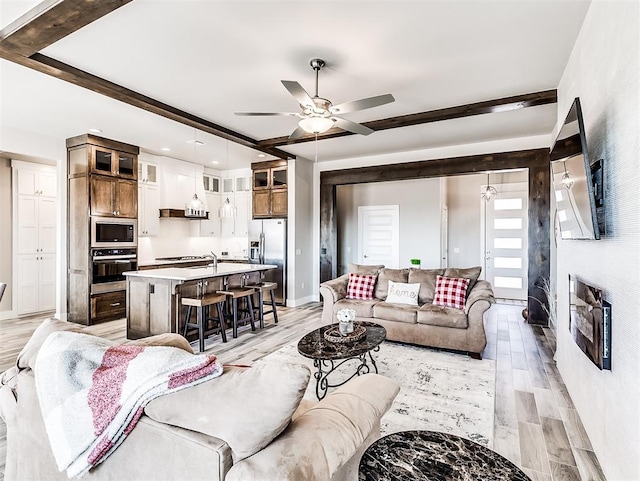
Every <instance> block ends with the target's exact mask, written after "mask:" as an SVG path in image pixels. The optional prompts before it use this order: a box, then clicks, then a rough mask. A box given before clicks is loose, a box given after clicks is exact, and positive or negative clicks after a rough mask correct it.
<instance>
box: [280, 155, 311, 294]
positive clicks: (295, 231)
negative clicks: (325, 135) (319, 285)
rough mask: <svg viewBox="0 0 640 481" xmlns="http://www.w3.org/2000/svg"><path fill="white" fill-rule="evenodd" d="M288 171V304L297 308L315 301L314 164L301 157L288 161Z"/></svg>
mask: <svg viewBox="0 0 640 481" xmlns="http://www.w3.org/2000/svg"><path fill="white" fill-rule="evenodd" d="M288 170H289V172H288V175H289V179H288V192H289V196H288V197H289V199H288V200H289V205H288V210H289V212H288V214H289V215H288V222H289V223H288V231H289V232H288V239H287V242H288V245H287V247H288V253H287V254H288V255H287V262H288V269H287V282H288V285H287V306H291V307H296V306H301V305H303V304H306V303H308V302H312V301H314V300H317V298H314V297H313V291H314V285H313V269H312V268H311V266H312V265H313V264H314V260H313V259H314V258H313V230H312V221H311V219H312V217H313V216H312V210H311V209H312V200H311V192H312V190H313V189H312V183H313V163H312V162H311V161H308V160H306V159H302V158H298V159H296V160H289V169H288ZM315 263H317V262H315Z"/></svg>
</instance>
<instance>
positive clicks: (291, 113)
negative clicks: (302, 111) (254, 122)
mask: <svg viewBox="0 0 640 481" xmlns="http://www.w3.org/2000/svg"><path fill="white" fill-rule="evenodd" d="M234 113H235V114H236V115H245V116H253V117H267V116H274V115H284V116H287V117H291V116H296V115H298V114H297V113H295V112H234Z"/></svg>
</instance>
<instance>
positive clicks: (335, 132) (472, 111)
mask: <svg viewBox="0 0 640 481" xmlns="http://www.w3.org/2000/svg"><path fill="white" fill-rule="evenodd" d="M557 102H558V92H557V90H555V89H553V90H544V91H541V92H534V93H529V94H523V95H515V96H512V97H505V98H501V99H495V100H487V101H484V102H476V103H473V104H466V105H458V106H456V107H447V108H444V109H438V110H428V111H426V112H418V113H415V114H408V115H400V116H398V117H389V118H386V119H380V120H373V121H370V122H362V125H364V126H366V127H369V128H370V129H373V130H374V131H379V130H387V129H397V128H400V127H408V126H411V125H419V124H427V123H430V122H440V121H442V120H452V119H460V118H463V117H470V116H472V115H481V114H489V113H494V112H506V111H508V110H517V109H523V108H527V107H535V106H538V105H547V104H554V103H557ZM347 135H356V134H353V133H352V132H347V131H345V130H342V129H338V128H333V129H331V130H329V131H327V132H325V133H324V134H318V140H324V139H333V138H336V137H344V136H347ZM315 139H316V136H315V135H314V134H306V135H305V136H303V137H300V138H297V139H294V140H291V139H289V137H275V138H272V139H264V140H261V141H259V142H258V145H260V146H263V147H278V146H281V145H292V144H299V143H303V142H310V141H313V140H315Z"/></svg>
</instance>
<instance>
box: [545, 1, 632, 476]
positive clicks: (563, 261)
mask: <svg viewBox="0 0 640 481" xmlns="http://www.w3.org/2000/svg"><path fill="white" fill-rule="evenodd" d="M639 5H640V4H639V3H638V2H636V1H615V2H614V1H605V0H594V2H593V3H592V4H591V7H590V8H589V12H588V13H587V16H586V18H585V21H584V24H583V26H582V29H581V31H580V35H579V37H578V39H577V41H576V45H575V47H574V50H573V52H572V54H571V58H570V59H569V62H568V64H567V67H566V70H565V72H564V74H563V76H562V79H561V81H560V84H559V86H558V100H559V105H558V121H559V122H560V123H561V122H562V121H563V120H564V116H565V115H566V113H567V111H568V110H569V107H570V106H571V102H572V101H573V98H574V97H580V102H581V104H582V110H583V116H584V121H585V127H586V130H587V144H588V150H589V154H590V158H591V159H592V160H595V159H600V158H603V159H604V166H605V167H604V169H605V175H606V179H605V193H606V199H605V202H606V207H605V217H606V226H607V236H606V238H605V239H603V240H599V241H567V240H558V250H557V288H558V315H559V316H558V330H557V337H558V350H557V362H558V368H559V369H560V372H561V374H562V378H563V379H564V382H565V383H566V385H567V389H568V390H569V394H570V395H571V398H572V400H573V402H574V404H575V406H576V409H577V410H578V413H579V415H580V418H581V419H582V421H583V423H584V426H585V429H586V431H587V433H588V435H589V439H590V440H591V443H592V445H593V447H594V450H595V453H596V455H597V457H598V460H599V461H600V464H601V465H602V468H603V470H604V473H605V475H606V477H607V479H609V480H629V481H631V480H638V479H640V382H639V381H640V320H639V319H640V316H639V313H640V274H639V272H640V260H639V259H640V194H639V192H640V188H639V187H638V185H640V167H639V165H640V159H639V151H640V145H639V140H638V138H639V135H640V122H639V121H638V117H639V106H640V98H639V89H640V84H639V70H640V68H639V62H640V51H639V43H640V28H639V26H640V21H639V20H640V6H639ZM569 274H576V275H578V276H579V277H581V278H582V279H584V280H585V281H586V282H588V283H592V284H594V285H596V286H598V287H601V288H603V289H604V291H605V298H606V299H607V300H608V301H609V302H611V304H612V335H613V337H612V346H611V349H612V350H611V354H612V370H611V371H600V370H598V368H597V367H596V366H595V365H593V364H592V363H591V362H590V361H589V360H588V359H587V358H586V356H585V355H584V354H583V353H582V351H580V349H579V348H578V347H577V346H576V344H575V343H574V342H573V340H572V338H571V337H570V335H569V330H568V312H569V306H568V275H569Z"/></svg>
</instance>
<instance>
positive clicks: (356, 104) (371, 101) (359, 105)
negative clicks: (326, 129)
mask: <svg viewBox="0 0 640 481" xmlns="http://www.w3.org/2000/svg"><path fill="white" fill-rule="evenodd" d="M395 100H396V99H394V98H393V95H391V94H384V95H378V96H376V97H368V98H366V99H360V100H352V101H351V102H345V103H342V104H338V105H334V106H333V107H331V108H330V109H329V110H330V111H331V113H334V114H346V113H347V112H354V111H356V110H364V109H370V108H371V107H378V106H379V105H384V104H390V103H391V102H395Z"/></svg>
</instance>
